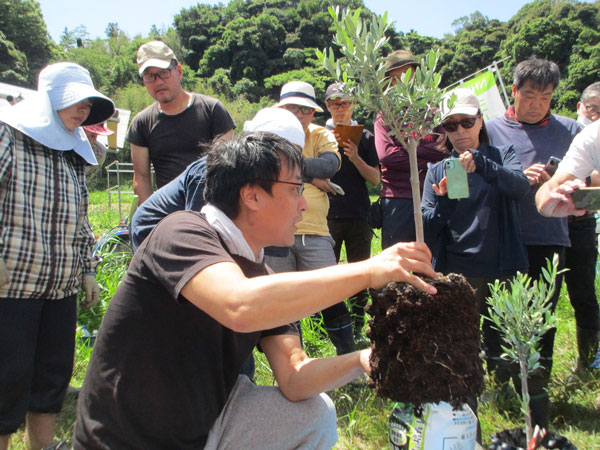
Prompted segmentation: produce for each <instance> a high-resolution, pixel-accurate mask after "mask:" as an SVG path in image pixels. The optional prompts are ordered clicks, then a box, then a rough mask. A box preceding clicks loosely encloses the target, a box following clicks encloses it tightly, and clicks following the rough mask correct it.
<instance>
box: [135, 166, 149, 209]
mask: <svg viewBox="0 0 600 450" xmlns="http://www.w3.org/2000/svg"><path fill="white" fill-rule="evenodd" d="M133 192H134V194H136V195H137V196H138V197H139V201H138V206H139V205H141V204H142V203H144V202H145V201H146V200H147V199H148V197H150V196H151V195H152V179H151V178H147V177H144V176H136V175H135V174H134V176H133Z"/></svg>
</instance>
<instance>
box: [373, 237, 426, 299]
mask: <svg viewBox="0 0 600 450" xmlns="http://www.w3.org/2000/svg"><path fill="white" fill-rule="evenodd" d="M365 262H366V263H367V264H368V270H369V276H370V280H371V282H370V284H369V287H370V288H373V289H379V288H382V287H384V286H385V285H386V284H388V283H389V282H391V281H406V282H407V283H409V284H412V285H413V286H415V287H417V288H419V289H422V290H423V291H425V292H427V293H429V294H435V293H436V292H437V290H436V289H435V288H434V287H433V286H431V285H430V284H428V283H426V282H425V281H423V280H422V279H420V278H419V277H417V276H416V275H414V274H413V273H415V272H416V273H420V274H423V275H427V276H429V277H431V278H437V274H436V273H435V271H434V270H433V267H431V252H430V251H429V248H428V247H427V245H425V244H424V243H423V242H400V243H398V244H396V245H393V246H392V247H389V248H387V249H385V250H384V251H383V252H381V253H380V254H379V255H376V256H374V257H372V258H371V259H368V260H367V261H365Z"/></svg>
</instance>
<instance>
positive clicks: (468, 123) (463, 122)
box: [442, 113, 481, 133]
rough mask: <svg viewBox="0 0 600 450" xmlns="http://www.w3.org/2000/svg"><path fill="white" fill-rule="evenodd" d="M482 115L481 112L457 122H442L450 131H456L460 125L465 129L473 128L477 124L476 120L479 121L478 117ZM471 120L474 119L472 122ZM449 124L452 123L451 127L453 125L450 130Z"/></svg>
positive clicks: (444, 127)
mask: <svg viewBox="0 0 600 450" xmlns="http://www.w3.org/2000/svg"><path fill="white" fill-rule="evenodd" d="M480 117H481V113H480V114H477V115H476V116H475V117H469V118H464V119H461V120H459V121H456V122H455V121H449V122H442V128H443V129H444V130H445V131H446V132H448V133H454V132H455V131H457V130H458V126H459V125H460V126H461V127H463V128H464V129H465V130H470V129H471V128H473V127H474V126H475V122H477V119H479V118H480ZM471 121H473V122H471ZM447 125H450V127H451V129H450V130H449V129H448V128H446V126H447ZM465 125H466V126H465ZM455 126H456V128H454V127H455Z"/></svg>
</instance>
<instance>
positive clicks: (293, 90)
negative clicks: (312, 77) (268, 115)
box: [275, 81, 323, 112]
mask: <svg viewBox="0 0 600 450" xmlns="http://www.w3.org/2000/svg"><path fill="white" fill-rule="evenodd" d="M283 105H300V106H308V107H309V108H314V109H315V110H317V111H318V112H323V108H321V107H320V106H319V105H318V104H317V99H316V96H315V89H314V88H313V87H312V85H311V84H310V83H307V82H305V81H290V82H289V83H286V84H284V85H283V86H282V88H281V94H280V95H279V103H277V104H276V105H275V106H283Z"/></svg>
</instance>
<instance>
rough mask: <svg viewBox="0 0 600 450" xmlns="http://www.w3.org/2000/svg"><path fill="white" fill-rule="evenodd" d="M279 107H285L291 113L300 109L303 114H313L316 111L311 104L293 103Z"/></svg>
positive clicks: (295, 112)
mask: <svg viewBox="0 0 600 450" xmlns="http://www.w3.org/2000/svg"><path fill="white" fill-rule="evenodd" d="M281 107H282V108H284V109H287V110H288V111H289V112H291V113H292V114H298V112H300V111H302V114H304V115H305V116H308V115H309V114H313V113H314V112H315V111H316V109H315V108H313V107H311V106H303V105H295V104H294V103H288V104H286V105H281ZM306 110H309V112H306Z"/></svg>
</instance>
